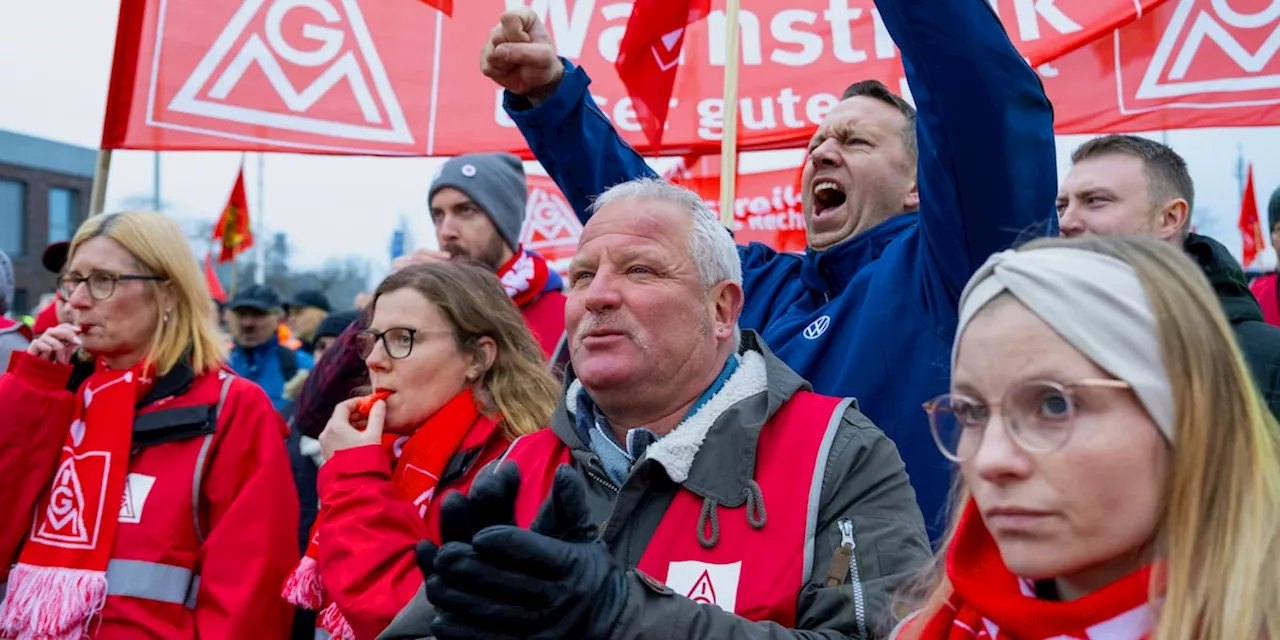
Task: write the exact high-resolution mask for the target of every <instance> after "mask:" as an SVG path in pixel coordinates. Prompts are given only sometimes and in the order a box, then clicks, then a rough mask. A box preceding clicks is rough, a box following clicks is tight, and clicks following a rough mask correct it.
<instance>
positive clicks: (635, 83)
mask: <svg viewBox="0 0 1280 640" xmlns="http://www.w3.org/2000/svg"><path fill="white" fill-rule="evenodd" d="M710 11H711V0H636V3H635V4H633V5H632V6H631V18H630V19H628V20H627V31H626V33H625V35H623V36H622V44H621V45H619V48H618V62H617V63H616V64H615V66H616V67H617V69H618V79H620V80H622V84H623V85H625V86H626V87H627V94H628V95H630V96H631V102H632V104H633V105H634V106H635V110H636V117H637V119H639V120H640V127H641V128H642V129H643V130H644V136H645V138H646V139H648V140H649V144H650V145H652V150H653V151H654V152H655V153H657V152H659V151H661V149H662V133H663V130H664V129H665V128H666V124H667V111H668V110H669V109H670V108H671V93H672V91H674V90H675V86H676V71H677V70H678V69H679V68H680V52H681V50H682V49H683V48H684V30H685V27H687V26H689V25H690V24H692V23H694V22H697V21H698V20H701V19H702V18H704V17H706V15H707V13H708V12H710Z"/></svg>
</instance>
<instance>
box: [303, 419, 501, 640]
mask: <svg viewBox="0 0 1280 640" xmlns="http://www.w3.org/2000/svg"><path fill="white" fill-rule="evenodd" d="M510 443H511V441H510V439H508V438H507V437H506V436H505V435H504V434H503V432H502V431H501V430H500V429H498V427H497V426H495V425H494V424H493V423H492V422H490V421H489V420H488V419H486V418H484V417H481V418H479V419H478V420H476V423H475V425H474V426H472V427H471V430H470V431H469V432H467V436H466V438H465V439H464V440H463V441H462V446H461V447H460V449H459V452H458V453H457V454H455V455H454V457H453V459H452V460H450V462H449V465H448V468H446V469H445V473H444V475H443V476H442V477H441V478H440V484H439V485H438V489H437V491H436V494H435V499H433V500H432V501H431V502H430V504H429V505H428V506H427V514H426V518H425V521H424V519H423V518H422V517H420V516H419V515H418V509H417V507H415V506H413V504H412V503H409V502H406V501H404V500H402V499H400V498H398V497H397V496H396V490H395V487H394V486H393V485H392V484H391V472H392V466H391V459H390V457H389V456H388V454H387V451H386V449H385V448H383V447H382V446H381V445H376V444H375V445H368V446H365V447H355V448H353V449H346V450H343V451H339V452H337V453H336V454H334V456H333V458H332V459H330V460H329V461H328V462H325V464H324V466H322V467H320V477H319V488H320V502H321V503H323V504H324V505H325V509H326V511H325V515H324V518H323V519H322V520H321V521H320V531H319V535H320V540H321V541H322V542H321V544H320V558H319V560H320V576H321V579H322V580H323V581H324V588H325V591H326V592H327V593H328V595H329V597H330V598H332V599H333V601H334V602H335V603H336V604H337V605H338V609H339V610H340V611H341V612H342V615H343V616H344V617H346V619H347V622H348V623H350V624H351V629H352V630H353V631H355V634H356V637H357V638H360V639H361V640H364V639H365V638H368V639H369V640H372V639H373V638H375V637H377V635H378V634H379V633H381V632H382V630H383V629H386V628H387V625H389V624H391V620H392V619H393V618H395V617H396V614H397V613H399V612H400V610H401V609H403V608H404V606H405V605H406V604H408V603H409V600H411V599H412V598H413V596H414V595H415V594H416V593H417V592H418V589H419V588H420V587H421V586H422V573H421V572H420V571H419V570H418V565H417V562H416V561H415V559H414V552H413V548H414V546H415V545H417V544H418V542H419V541H421V540H431V541H433V542H435V543H437V544H439V542H440V523H439V518H440V504H441V502H442V501H443V500H442V498H443V497H444V494H445V493H446V492H449V491H454V490H457V491H462V492H466V491H467V490H468V489H470V487H471V482H472V481H473V480H475V477H476V475H477V474H478V473H479V472H480V470H481V469H482V468H484V466H485V465H487V464H489V463H490V462H492V461H493V460H496V459H497V458H499V457H500V456H501V455H502V452H503V451H505V450H506V448H507V445H509V444H510ZM326 540H337V541H339V542H338V543H335V544H327V543H325V542H323V541H326Z"/></svg>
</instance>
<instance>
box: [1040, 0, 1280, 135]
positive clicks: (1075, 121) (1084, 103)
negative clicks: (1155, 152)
mask: <svg viewBox="0 0 1280 640" xmlns="http://www.w3.org/2000/svg"><path fill="white" fill-rule="evenodd" d="M1277 48H1280V2H1277V1H1276V0H1169V1H1168V2H1166V3H1165V4H1163V5H1161V6H1159V7H1158V8H1156V9H1155V10H1153V11H1151V12H1150V13H1148V14H1147V15H1145V16H1144V17H1143V18H1141V19H1140V20H1138V21H1136V22H1133V23H1131V24H1129V25H1128V26H1126V27H1123V28H1121V29H1118V30H1116V31H1115V32H1113V33H1112V34H1110V35H1108V36H1105V37H1103V38H1100V39H1099V40H1098V41H1096V42H1094V43H1092V44H1090V45H1088V46H1086V47H1084V48H1081V49H1077V50H1076V51H1074V52H1072V53H1069V54H1067V55H1066V56H1063V57H1062V58H1061V59H1059V60H1057V61H1055V62H1053V63H1052V64H1051V65H1049V67H1048V68H1042V69H1041V77H1042V78H1043V79H1044V85H1045V90H1046V91H1047V92H1048V94H1049V97H1050V98H1052V99H1053V102H1054V115H1055V118H1054V120H1055V125H1056V127H1057V130H1058V131H1059V132H1060V133H1098V132H1106V133H1127V132H1136V131H1158V130H1162V129H1187V128H1195V127H1253V126H1276V125H1280V109H1277V108H1276V105H1277V104H1280V57H1277V56H1276V51H1277ZM1089 78H1094V79H1095V80H1094V81H1092V82H1091V81H1089V80H1088V79H1089Z"/></svg>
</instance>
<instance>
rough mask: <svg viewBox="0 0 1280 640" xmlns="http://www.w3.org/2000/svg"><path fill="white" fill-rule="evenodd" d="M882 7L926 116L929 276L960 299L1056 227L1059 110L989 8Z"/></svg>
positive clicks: (897, 2)
mask: <svg viewBox="0 0 1280 640" xmlns="http://www.w3.org/2000/svg"><path fill="white" fill-rule="evenodd" d="M876 7H877V8H878V9H879V10H880V14H881V16H882V17H883V19H884V24H885V28H886V29H888V31H889V35H891V36H892V37H893V40H894V42H896V43H897V44H898V47H899V49H900V50H901V51H902V58H903V64H904V66H905V68H906V75H907V83H908V85H909V86H910V88H911V93H912V95H913V96H914V97H915V103H916V107H917V109H918V111H919V113H918V115H917V122H916V131H917V138H918V143H919V152H920V160H919V174H918V176H917V178H918V184H919V187H920V227H921V233H922V236H923V238H924V242H925V244H926V246H925V251H924V252H923V255H924V256H925V257H924V261H925V262H926V263H927V264H926V265H925V267H926V269H927V270H928V271H929V272H931V273H932V274H933V275H935V276H937V277H939V278H941V282H942V283H944V284H945V285H946V287H947V289H949V290H950V293H951V294H952V295H953V296H954V297H955V298H958V297H959V295H960V292H961V290H962V289H963V288H964V285H965V283H966V282H967V281H968V279H969V277H970V276H971V275H973V273H974V272H975V271H976V270H977V268H978V267H979V266H981V265H982V263H983V262H984V261H985V260H986V259H987V257H989V256H990V255H991V254H992V253H995V252H997V251H1000V250H1003V249H1006V248H1008V247H1010V246H1011V245H1012V244H1014V242H1015V241H1017V240H1019V239H1021V238H1025V237H1028V236H1037V235H1043V233H1044V231H1045V229H1047V228H1048V226H1047V225H1046V224H1045V223H1046V222H1048V221H1049V220H1052V219H1053V217H1054V198H1055V196H1056V193H1057V188H1058V184H1057V166H1056V157H1055V155H1054V139H1053V108H1052V106H1051V105H1050V104H1049V99H1048V98H1047V97H1046V96H1045V94H1044V88H1043V86H1042V85H1041V83H1040V78H1039V77H1037V76H1036V74H1035V72H1034V71H1032V69H1031V67H1030V66H1028V65H1027V63H1026V62H1025V61H1024V60H1023V58H1022V56H1021V55H1020V54H1019V53H1018V51H1017V50H1016V49H1015V48H1014V47H1013V43H1011V42H1010V41H1009V37H1008V35H1007V34H1006V33H1005V30H1004V26H1003V25H1002V24H1001V23H1000V20H999V18H997V17H996V15H995V13H994V12H993V11H992V10H991V7H990V6H989V5H988V3H987V2H986V0H876ZM929 263H931V264H929Z"/></svg>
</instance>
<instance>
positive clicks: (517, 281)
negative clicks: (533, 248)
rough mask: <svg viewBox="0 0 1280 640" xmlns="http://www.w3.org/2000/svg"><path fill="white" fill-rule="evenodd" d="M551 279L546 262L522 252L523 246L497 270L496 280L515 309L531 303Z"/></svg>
mask: <svg viewBox="0 0 1280 640" xmlns="http://www.w3.org/2000/svg"><path fill="white" fill-rule="evenodd" d="M550 278H551V270H550V268H548V267H547V261H546V260H543V259H542V258H541V257H540V256H537V255H534V254H532V253H529V252H528V251H525V250H524V245H520V246H519V247H518V248H517V249H516V255H514V256H511V259H510V260H508V261H507V263H506V264H504V265H502V268H501V269H498V279H499V280H501V281H502V288H503V289H505V290H506V291H507V295H508V296H511V300H512V301H513V302H515V303H516V306H517V307H520V308H524V306H525V305H527V304H529V303H530V302H533V300H534V299H535V298H537V297H538V295H540V294H541V293H542V290H543V289H545V288H546V286H547V280H548V279H550Z"/></svg>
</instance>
